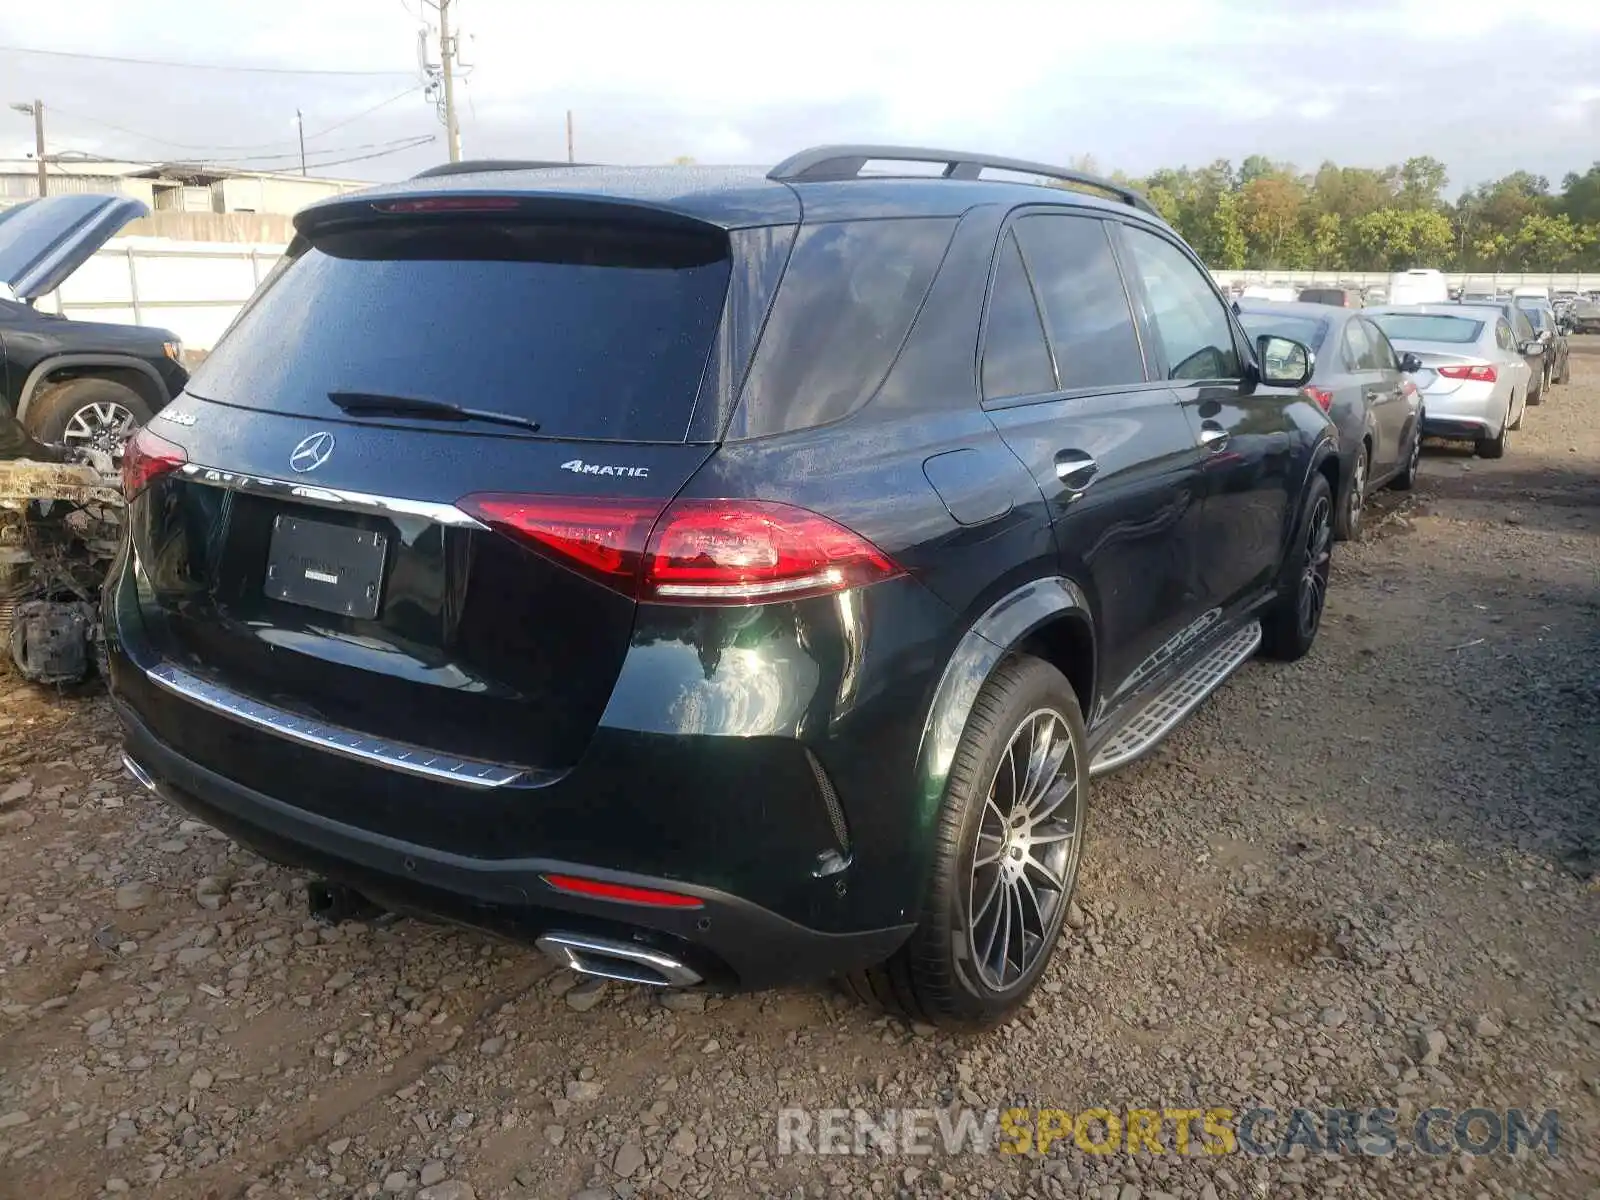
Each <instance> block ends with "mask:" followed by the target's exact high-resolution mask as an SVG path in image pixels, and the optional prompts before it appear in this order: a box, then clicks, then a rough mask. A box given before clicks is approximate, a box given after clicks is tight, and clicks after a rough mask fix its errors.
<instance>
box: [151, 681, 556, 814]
mask: <svg viewBox="0 0 1600 1200" xmlns="http://www.w3.org/2000/svg"><path fill="white" fill-rule="evenodd" d="M145 674H146V675H148V676H149V677H150V681H151V682H152V683H154V684H157V685H159V686H160V687H163V688H165V689H166V690H167V691H169V692H172V693H173V694H174V695H178V696H182V697H183V698H184V699H185V700H189V701H192V702H193V703H195V704H198V705H200V706H201V707H202V708H208V709H210V710H211V711H212V712H214V713H219V714H221V715H222V716H225V717H230V718H232V719H233V720H235V721H238V722H240V723H241V724H244V725H253V726H255V727H256V728H257V729H263V730H266V731H267V732H268V733H274V734H277V735H278V736H279V737H283V738H288V739H289V740H290V741H293V742H299V743H300V744H301V745H303V746H314V747H316V748H317V749H318V750H326V751H328V752H329V753H331V754H339V755H343V756H344V757H345V758H353V759H357V760H358V761H361V762H369V763H377V764H379V765H381V766H385V767H389V768H391V769H393V770H396V771H404V772H405V773H406V774H408V775H421V776H422V777H423V778H425V779H438V780H444V781H446V782H449V783H459V784H462V785H463V786H465V787H474V788H497V787H505V786H506V784H508V783H515V782H517V781H518V780H520V779H522V778H524V776H525V772H523V771H522V770H521V769H520V768H517V767H508V766H503V765H501V764H499V763H489V762H482V761H479V760H477V759H466V758H458V757H456V756H454V755H449V754H436V753H434V752H433V751H431V750H424V749H422V748H421V747H418V746H408V745H404V744H402V743H400V742H391V741H387V740H385V739H382V738H375V737H371V736H369V735H367V734H364V733H356V732H355V731H354V730H350V729H343V728H340V727H339V726H337V725H328V724H325V723H323V722H321V721H313V720H311V719H310V718H309V717H302V716H300V715H299V714H297V713H292V712H287V711H285V710H284V709H281V708H276V707H274V706H273V705H270V704H263V703H261V702H260V701H259V700H252V699H250V698H249V697H248V696H241V695H240V694H239V693H238V692H234V691H230V690H229V689H227V688H224V687H219V686H217V685H216V684H214V683H210V682H208V681H206V680H204V679H200V678H198V677H197V676H194V675H191V674H189V672H187V671H184V670H181V669H180V668H178V667H175V666H173V665H172V664H171V663H162V664H160V665H159V666H155V667H151V668H149V669H148V670H147V671H146V672H145Z"/></svg>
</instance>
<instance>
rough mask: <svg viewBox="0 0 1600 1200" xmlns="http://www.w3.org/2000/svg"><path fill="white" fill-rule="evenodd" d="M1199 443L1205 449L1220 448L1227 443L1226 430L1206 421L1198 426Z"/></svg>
mask: <svg viewBox="0 0 1600 1200" xmlns="http://www.w3.org/2000/svg"><path fill="white" fill-rule="evenodd" d="M1200 444H1201V445H1202V446H1204V447H1205V448H1206V449H1207V450H1221V449H1222V448H1223V447H1224V446H1226V445H1227V444H1228V431H1227V430H1226V429H1224V428H1223V427H1222V426H1221V425H1213V424H1212V423H1211V422H1210V421H1207V422H1206V423H1205V424H1204V425H1202V426H1200Z"/></svg>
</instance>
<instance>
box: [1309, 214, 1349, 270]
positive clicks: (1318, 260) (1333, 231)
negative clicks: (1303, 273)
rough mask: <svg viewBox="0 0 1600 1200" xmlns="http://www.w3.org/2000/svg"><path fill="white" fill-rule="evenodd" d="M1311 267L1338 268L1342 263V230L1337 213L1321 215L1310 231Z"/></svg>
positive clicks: (1343, 262)
mask: <svg viewBox="0 0 1600 1200" xmlns="http://www.w3.org/2000/svg"><path fill="white" fill-rule="evenodd" d="M1311 265H1312V266H1313V267H1317V268H1323V267H1332V268H1335V269H1337V268H1339V267H1343V266H1346V265H1348V264H1347V263H1346V262H1345V261H1344V229H1343V226H1342V223H1341V222H1340V220H1339V214H1338V213H1323V214H1321V215H1320V216H1318V217H1317V218H1316V221H1315V223H1314V224H1313V226H1312V230H1311Z"/></svg>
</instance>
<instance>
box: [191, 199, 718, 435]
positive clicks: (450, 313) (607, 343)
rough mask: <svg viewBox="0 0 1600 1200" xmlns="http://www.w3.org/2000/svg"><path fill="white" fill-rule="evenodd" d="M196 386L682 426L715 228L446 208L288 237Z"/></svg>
mask: <svg viewBox="0 0 1600 1200" xmlns="http://www.w3.org/2000/svg"><path fill="white" fill-rule="evenodd" d="M296 251H297V253H296V254H295V257H293V258H292V259H290V260H289V261H287V262H286V263H285V264H284V265H283V268H282V271H281V273H278V274H277V275H276V278H275V279H273V280H272V281H271V283H270V284H269V286H267V287H265V288H264V289H263V290H262V291H261V292H259V293H258V294H257V295H256V297H255V298H254V300H253V301H252V302H251V304H250V305H249V306H248V307H247V308H246V309H245V310H244V311H243V312H242V313H241V314H240V316H239V318H238V320H237V321H236V322H235V323H234V325H233V326H232V328H231V329H230V330H229V331H228V333H227V335H226V336H225V337H224V338H223V339H222V340H221V342H220V343H219V344H218V345H217V348H216V349H215V350H214V351H213V352H212V353H211V355H210V357H209V358H208V359H207V361H206V363H205V365H204V366H203V367H202V368H201V369H200V371H199V372H198V373H197V374H196V377H195V379H194V380H193V381H192V382H191V384H190V387H189V390H190V391H192V392H194V393H195V394H196V395H199V396H204V397H207V398H209V399H214V400H220V401H223V402H225V403H228V404H234V405H239V406H242V407H246V408H259V409H266V410H270V411H274V412H286V413H294V414H297V415H300V414H303V415H307V416H314V417H338V416H342V414H341V412H340V410H339V409H338V408H336V407H334V405H333V404H332V403H331V402H330V401H329V399H328V393H329V392H367V393H373V394H376V395H382V396H397V397H403V398H421V399H428V400H442V401H448V402H453V403H457V404H462V405H467V406H470V407H473V408H483V409H490V410H494V411H498V412H508V413H515V414H517V415H519V416H526V417H531V418H533V419H534V420H536V421H538V422H539V424H540V434H541V436H549V437H559V438H586V439H588V438H593V439H620V440H627V441H682V440H683V438H684V436H685V432H686V430H687V429H688V424H689V417H690V414H691V412H692V411H693V408H694V404H695V398H696V395H697V394H698V390H699V385H700V377H701V375H702V373H703V371H704V369H705V363H706V358H707V355H708V354H709V352H710V349H711V343H712V339H713V338H714V336H715V334H716V330H717V325H718V322H719V320H720V319H721V314H722V303H723V297H724V295H725V293H726V291H727V287H728V271H729V262H728V249H727V239H726V237H725V236H724V235H723V234H721V233H720V232H717V231H707V232H706V233H704V234H701V233H698V232H693V231H680V230H661V229H645V228H641V227H638V226H607V225H598V224H582V225H580V224H548V223H533V222H513V221H504V222H501V221H482V220H477V219H473V220H470V221H468V220H460V221H449V222H437V221H435V222H417V223H408V224H402V225H397V226H384V227H382V228H362V229H356V230H349V231H344V232H340V233H337V234H330V235H325V236H323V237H322V238H319V239H318V241H317V244H316V245H315V246H307V245H305V244H304V243H301V244H299V245H297V247H296Z"/></svg>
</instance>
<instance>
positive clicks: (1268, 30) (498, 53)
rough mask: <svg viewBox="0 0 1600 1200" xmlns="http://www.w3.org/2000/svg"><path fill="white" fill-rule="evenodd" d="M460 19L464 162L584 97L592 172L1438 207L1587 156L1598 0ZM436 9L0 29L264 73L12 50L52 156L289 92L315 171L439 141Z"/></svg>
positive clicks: (211, 146) (213, 134)
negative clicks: (1343, 176)
mask: <svg viewBox="0 0 1600 1200" xmlns="http://www.w3.org/2000/svg"><path fill="white" fill-rule="evenodd" d="M452 12H453V14H454V15H453V17H452V24H453V25H455V26H457V27H458V28H459V29H460V31H461V34H462V58H463V60H464V62H465V63H466V64H467V65H468V66H469V68H470V69H469V70H468V71H467V77H466V82H465V85H464V87H462V88H461V89H460V92H459V94H458V104H459V108H460V113H461V117H460V121H461V129H462V140H463V148H464V151H465V155H466V156H467V157H469V158H478V157H508V158H513V157H514V158H564V157H565V155H566V124H565V121H566V113H567V111H568V110H571V111H572V113H573V114H574V130H575V140H576V153H577V158H578V159H579V161H591V162H627V163H651V162H669V161H671V160H672V159H674V158H676V157H678V156H681V155H687V156H690V157H692V158H694V159H695V160H697V161H699V162H702V163H739V164H767V163H772V162H776V161H777V160H778V159H780V158H783V157H785V156H787V155H788V154H790V153H793V152H794V151H796V150H798V149H801V148H803V147H805V146H808V145H815V144H818V143H827V142H892V143H900V144H911V145H925V146H938V147H954V148H956V149H962V150H973V151H984V152H989V153H995V154H1003V155H1008V156H1012V157H1019V158H1029V159H1035V160H1042V161H1046V162H1056V163H1066V162H1069V161H1077V160H1079V159H1081V157H1082V156H1085V155H1087V156H1091V157H1092V158H1093V160H1094V162H1095V164H1096V166H1097V167H1098V168H1099V169H1101V170H1103V171H1110V170H1113V169H1121V170H1124V171H1127V172H1129V173H1130V174H1133V175H1142V174H1145V173H1147V172H1149V171H1151V170H1153V169H1155V168H1157V167H1161V166H1179V165H1184V164H1187V165H1191V166H1199V165H1204V164H1206V163H1209V162H1210V161H1212V160H1213V159H1217V158H1227V159H1231V160H1232V161H1233V162H1234V163H1235V164H1237V163H1238V162H1240V161H1241V160H1243V159H1244V158H1245V157H1247V156H1248V155H1251V154H1264V155H1266V156H1268V157H1269V158H1272V159H1274V160H1284V161H1289V162H1292V163H1295V164H1297V165H1299V166H1300V167H1301V168H1303V169H1307V170H1310V169H1314V168H1315V167H1316V166H1317V165H1318V164H1319V163H1321V162H1322V161H1324V160H1327V159H1332V160H1334V161H1336V162H1339V163H1341V164H1342V165H1358V166H1383V165H1386V164H1388V163H1394V162H1399V161H1401V160H1403V159H1405V158H1407V157H1410V156H1412V155H1419V154H1427V155H1432V156H1433V157H1435V158H1438V159H1441V160H1442V161H1444V162H1445V163H1446V164H1447V166H1448V167H1449V171H1450V183H1449V185H1448V186H1447V189H1446V193H1447V195H1448V196H1450V197H1454V196H1455V195H1457V194H1458V193H1459V192H1460V191H1461V190H1463V189H1464V188H1466V187H1469V186H1471V185H1473V184H1476V183H1478V182H1481V181H1483V180H1486V179H1490V178H1494V177H1497V176H1499V175H1503V174H1505V173H1507V172H1509V171H1512V170H1517V169H1527V170H1531V171H1533V172H1535V173H1536V174H1542V175H1545V176H1547V177H1549V179H1550V181H1551V182H1552V184H1555V185H1557V186H1559V182H1560V179H1561V177H1562V176H1563V175H1565V174H1566V173H1567V172H1568V171H1583V170H1585V169H1587V168H1588V167H1589V165H1590V164H1591V163H1593V162H1594V161H1596V160H1600V72H1597V71H1596V69H1595V64H1596V63H1600V4H1596V3H1593V2H1592V0H1585V2H1582V3H1574V2H1568V0H1556V2H1555V3H1549V4H1536V5H1528V6H1517V5H1507V4H1504V3H1502V2H1500V0H1126V2H1124V3H1112V4H1108V3H1086V2H1084V0H1053V2H1051V3H1037V2H1034V0H983V3H977V2H976V0H968V2H966V3H958V2H957V0H922V2H921V3H905V2H903V0H853V2H850V3H840V2H838V0H807V2H806V3H804V4H785V5H775V4H771V3H770V2H763V0H742V2H738V3H734V2H728V0H671V2H667V3H662V2H661V0H579V2H577V3H573V2H572V0H565V2H563V3H559V4H558V3H553V2H551V0H455V3H454V4H453V6H452ZM424 19H426V20H428V21H431V20H433V19H434V14H433V12H432V10H431V9H430V8H428V7H426V6H425V4H424V0H272V2H271V3H267V4H256V3H247V2H246V0H137V2H129V0H56V2H55V3H34V4H27V5H24V4H20V3H12V4H8V5H5V6H3V9H0V47H30V48H34V49H47V50H56V51H70V52H76V53H83V54H97V55H111V56H120V57H135V58H147V59H165V60H171V61H173V62H178V63H185V64H209V65H211V66H214V67H224V66H226V67H242V66H249V67H256V68H273V69H274V71H273V72H267V71H255V72H241V71H231V70H228V71H225V70H200V69H195V67H193V66H190V67H187V68H183V67H148V66H139V65H135V64H129V63H111V62H100V61H92V60H86V59H72V58H56V57H45V56H37V55H27V54H18V53H14V52H11V51H7V50H5V49H0V104H8V103H11V102H16V101H27V100H32V99H34V98H39V99H42V100H43V101H44V104H45V112H46V116H47V129H46V133H47V151H48V152H50V153H57V152H60V151H65V150H75V151H84V152H89V153H93V154H98V155H103V156H106V157H114V158H131V159H135V160H140V161H144V160H150V161H155V160H166V159H196V158H199V159H204V160H207V161H213V162H225V163H231V164H236V165H240V166H248V167H252V168H259V169H278V168H283V169H298V166H299V163H298V148H297V144H296V124H295V120H296V119H295V111H296V109H297V108H298V109H299V110H300V111H301V112H302V113H303V114H304V116H303V120H304V127H305V132H306V134H307V137H308V141H307V149H308V152H309V158H310V162H311V163H312V173H314V174H316V173H320V174H325V175H330V176H335V177H341V178H351V179H390V178H396V177H401V176H404V175H406V174H409V173H412V172H414V171H416V170H418V169H420V168H422V167H424V166H428V165H431V164H433V163H435V162H442V161H444V159H445V158H446V156H447V155H446V148H445V143H444V137H443V129H442V126H441V125H440V123H439V121H438V119H437V117H436V115H435V112H434V107H433V105H432V104H431V103H430V102H428V101H427V100H426V99H425V98H424V97H423V95H422V92H421V86H420V78H419V70H418V65H417V62H418V56H417V40H418V39H417V35H418V31H419V29H421V28H422V27H423V25H424ZM289 70H301V71H305V70H316V71H323V72H335V71H340V72H356V71H361V72H375V73H376V72H392V73H390V74H369V75H335V74H287V73H281V72H286V71H289ZM368 110H372V111H368ZM362 114H365V115H362ZM118 127H120V128H118ZM428 135H435V140H434V141H432V142H430V143H425V144H422V145H419V146H416V147H414V148H412V149H409V150H405V151H404V152H401V153H386V151H389V150H390V149H392V147H393V146H394V145H395V144H396V143H399V142H401V141H402V140H403V139H408V138H424V137H427V136H428ZM32 148H33V134H32V128H31V122H30V121H29V119H28V118H27V117H26V116H25V115H22V114H19V113H16V112H12V111H9V110H8V109H6V108H4V107H0V157H5V158H15V157H21V156H23V155H25V154H28V153H31V151H32ZM368 155H380V156H378V157H364V156H368ZM358 158H359V159H360V161H350V162H341V161H340V160H346V159H358Z"/></svg>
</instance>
